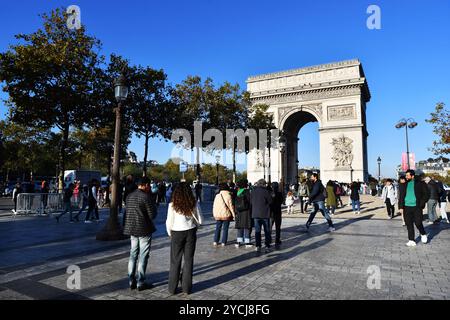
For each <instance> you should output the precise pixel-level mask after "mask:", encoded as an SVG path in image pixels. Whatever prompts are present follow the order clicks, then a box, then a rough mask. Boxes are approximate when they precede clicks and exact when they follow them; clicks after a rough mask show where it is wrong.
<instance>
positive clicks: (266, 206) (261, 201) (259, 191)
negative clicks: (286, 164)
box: [250, 179, 272, 252]
mask: <svg viewBox="0 0 450 320" xmlns="http://www.w3.org/2000/svg"><path fill="white" fill-rule="evenodd" d="M250 198H251V207H252V218H253V221H254V225H255V245H256V251H257V252H261V229H262V228H264V237H265V244H266V252H268V251H269V250H270V245H271V243H272V235H271V231H270V205H271V204H272V196H271V194H270V193H269V191H268V190H267V188H266V181H265V180H263V179H261V180H259V181H258V182H257V184H256V188H254V189H253V191H252V192H251V195H250Z"/></svg>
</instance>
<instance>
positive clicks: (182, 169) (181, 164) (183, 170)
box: [180, 162, 188, 173]
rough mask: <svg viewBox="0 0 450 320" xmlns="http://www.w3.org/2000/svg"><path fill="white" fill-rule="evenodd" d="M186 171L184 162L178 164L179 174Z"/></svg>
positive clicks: (186, 166) (186, 167)
mask: <svg viewBox="0 0 450 320" xmlns="http://www.w3.org/2000/svg"><path fill="white" fill-rule="evenodd" d="M187 171H188V164H187V163H186V162H180V172H183V173H185V172H187Z"/></svg>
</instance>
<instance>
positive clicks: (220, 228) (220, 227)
mask: <svg viewBox="0 0 450 320" xmlns="http://www.w3.org/2000/svg"><path fill="white" fill-rule="evenodd" d="M229 228H230V221H216V231H215V233H214V243H215V244H219V243H222V245H226V244H227V241H228V229H229ZM221 232H222V242H220V233H221Z"/></svg>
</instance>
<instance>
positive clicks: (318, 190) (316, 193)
mask: <svg viewBox="0 0 450 320" xmlns="http://www.w3.org/2000/svg"><path fill="white" fill-rule="evenodd" d="M311 182H312V183H313V186H312V188H311V193H310V195H309V203H311V204H313V205H314V211H313V212H312V213H311V214H310V216H309V219H308V222H307V223H306V229H308V230H309V227H310V226H311V224H312V222H313V221H314V218H315V217H316V214H317V212H318V211H320V212H321V213H322V215H323V216H324V218H325V219H326V220H327V222H328V226H329V229H328V230H329V231H330V232H332V231H334V230H335V228H334V226H333V221H332V220H331V218H330V215H329V214H328V211H327V209H326V208H325V198H326V197H327V196H328V195H327V194H326V189H325V187H324V186H323V184H322V181H320V180H319V175H318V174H317V173H313V174H312V176H311Z"/></svg>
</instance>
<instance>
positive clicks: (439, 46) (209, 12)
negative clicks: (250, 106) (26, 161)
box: [0, 0, 450, 176]
mask: <svg viewBox="0 0 450 320" xmlns="http://www.w3.org/2000/svg"><path fill="white" fill-rule="evenodd" d="M71 4H76V5H78V6H80V8H81V12H82V23H83V24H85V25H86V27H87V29H88V33H90V34H93V35H95V36H96V37H98V38H99V39H100V40H101V41H102V42H103V53H104V54H109V53H111V52H115V53H118V54H121V55H123V56H125V57H127V58H129V59H130V60H131V61H132V62H133V63H135V64H143V65H149V66H151V67H154V68H163V69H164V70H165V71H166V73H167V74H168V76H169V80H170V82H172V83H173V84H175V83H178V82H180V81H181V80H183V79H184V78H185V77H186V76H187V75H194V74H195V75H200V76H202V77H207V76H210V77H212V78H213V79H214V81H216V82H217V83H220V82H223V81H230V82H233V83H235V82H238V83H240V84H241V86H242V87H245V80H246V79H247V77H248V76H250V75H256V74H260V73H268V72H275V71H281V70H286V69H292V68H298V67H303V66H309V65H316V64H322V63H328V62H334V61H340V60H347V59H353V58H358V59H360V60H361V62H362V63H363V66H364V70H365V73H366V76H367V79H368V82H369V86H370V90H371V93H372V101H371V102H370V103H369V104H368V112H367V122H368V130H369V134H370V136H369V140H368V149H369V154H368V158H369V171H370V173H371V174H373V175H377V163H376V159H377V158H378V156H381V158H382V159H383V164H382V175H383V176H393V175H394V174H395V167H396V166H397V165H398V164H399V163H400V161H401V153H402V151H405V150H404V149H405V138H404V131H398V130H396V129H395V128H394V125H395V124H396V122H397V121H398V120H399V119H401V118H403V117H412V118H414V119H415V120H416V121H417V122H418V123H419V126H418V127H417V128H416V129H414V130H413V131H412V132H411V149H412V150H411V151H412V152H415V153H416V158H417V159H426V158H429V157H430V156H433V155H432V154H431V152H429V151H428V148H429V147H430V146H431V144H432V141H433V140H434V138H435V136H434V135H433V133H432V127H431V126H429V125H428V124H426V123H425V119H426V118H427V117H428V116H429V113H430V112H431V111H432V110H433V109H434V105H435V103H436V102H439V101H443V102H446V103H447V104H449V103H450V99H449V98H450V79H449V73H450V59H449V58H448V57H449V49H450V19H449V17H450V1H447V0H431V1H412V0H409V1H406V0H389V1H378V0H371V1H365V0H358V1H356V0H352V1H348V0H347V1H331V0H329V1H325V0H316V1H299V0H296V1H274V0H270V1H268V0H246V1H237V0H232V1H216V0H210V1H174V0H168V1H144V0H142V1H138V0H128V1H126V2H116V1H114V2H110V1H84V0H83V1H81V0H71V1H54V0H45V1H44V0H41V1H36V0H28V1H24V0H23V1H20V0H17V1H12V2H10V1H4V2H2V10H1V12H0V29H1V30H2V31H1V37H0V51H4V50H6V49H7V47H8V45H9V44H10V43H13V42H14V38H13V36H14V35H15V34H17V33H29V32H33V31H34V30H36V29H37V28H38V27H39V26H40V23H41V21H40V18H39V17H38V14H39V13H43V12H48V11H50V10H51V9H52V8H55V7H61V6H62V7H67V6H69V5H71ZM371 4H376V5H378V6H379V7H380V8H381V21H382V22H381V23H382V28H381V30H369V29H368V28H367V27H366V20H367V18H368V16H369V15H368V14H367V13H366V10H367V7H368V6H369V5H371ZM2 97H3V98H4V97H5V96H4V95H3V96H2ZM0 108H1V113H4V111H5V107H4V106H3V104H0ZM300 138H301V141H303V142H302V143H301V144H300V156H299V159H300V163H301V164H304V165H316V166H318V165H319V155H318V150H319V148H318V141H319V140H318V133H317V124H310V125H308V126H306V127H305V128H304V129H302V130H301V131H300ZM130 149H131V150H133V151H135V152H136V153H137V154H138V156H139V157H140V158H141V157H142V155H143V144H142V141H141V140H139V139H133V142H132V144H131V146H130ZM171 150H172V145H171V144H168V143H163V142H160V141H158V140H154V141H152V142H151V146H150V158H151V159H155V160H157V161H159V162H164V161H165V160H167V159H168V158H169V156H170V153H171ZM241 168H242V167H241Z"/></svg>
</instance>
